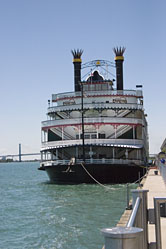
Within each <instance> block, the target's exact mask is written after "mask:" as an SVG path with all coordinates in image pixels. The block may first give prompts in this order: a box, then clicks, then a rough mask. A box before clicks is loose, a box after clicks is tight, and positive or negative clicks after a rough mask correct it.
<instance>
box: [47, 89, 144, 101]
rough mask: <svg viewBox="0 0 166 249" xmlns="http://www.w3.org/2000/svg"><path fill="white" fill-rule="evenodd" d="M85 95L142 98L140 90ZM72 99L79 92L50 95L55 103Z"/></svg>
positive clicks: (92, 92)
mask: <svg viewBox="0 0 166 249" xmlns="http://www.w3.org/2000/svg"><path fill="white" fill-rule="evenodd" d="M85 93H86V95H87V96H88V95H90V96H91V95H96V96H98V95H101V94H103V95H115V96H119V95H125V96H126V95H129V96H131V95H132V96H137V97H142V91H141V90H108V91H85ZM73 97H81V92H67V93H59V94H52V100H53V101H57V100H59V99H63V98H73Z"/></svg>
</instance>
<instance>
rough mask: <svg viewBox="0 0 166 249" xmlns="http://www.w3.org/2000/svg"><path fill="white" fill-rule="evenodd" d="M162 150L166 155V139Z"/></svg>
mask: <svg viewBox="0 0 166 249" xmlns="http://www.w3.org/2000/svg"><path fill="white" fill-rule="evenodd" d="M160 149H161V152H164V153H166V138H165V139H164V141H163V143H162V145H161V148H160Z"/></svg>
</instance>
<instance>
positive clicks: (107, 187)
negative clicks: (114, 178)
mask: <svg viewBox="0 0 166 249" xmlns="http://www.w3.org/2000/svg"><path fill="white" fill-rule="evenodd" d="M81 166H82V167H83V169H84V170H85V172H86V173H87V174H88V175H89V176H90V177H91V178H92V179H93V180H94V181H95V182H96V183H97V184H99V185H100V186H102V187H104V188H106V189H109V190H112V188H110V187H108V186H105V185H104V184H102V183H100V182H99V181H97V180H96V179H95V178H94V177H93V176H92V175H91V174H90V173H89V171H88V170H87V169H86V168H85V166H84V165H83V163H81Z"/></svg>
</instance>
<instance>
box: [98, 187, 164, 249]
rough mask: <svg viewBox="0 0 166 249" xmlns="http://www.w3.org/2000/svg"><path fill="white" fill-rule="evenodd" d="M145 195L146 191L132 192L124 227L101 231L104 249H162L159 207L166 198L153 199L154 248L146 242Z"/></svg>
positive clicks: (146, 211)
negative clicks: (130, 211)
mask: <svg viewBox="0 0 166 249" xmlns="http://www.w3.org/2000/svg"><path fill="white" fill-rule="evenodd" d="M147 193H148V190H143V189H137V190H132V196H133V202H132V207H133V210H132V213H131V215H130V218H129V220H128V222H127V224H126V226H125V227H113V228H105V229H102V233H103V236H104V238H105V246H104V249H129V248H132V249H133V248H134V249H150V248H155V249H162V239H161V224H160V209H161V206H160V205H161V204H163V203H164V204H165V203H166V197H164V198H162V197H154V218H155V220H154V224H155V234H156V243H155V247H151V244H149V242H148V221H149V219H148V218H149V217H148V211H149V210H148V208H147ZM152 246H153V245H152ZM163 249H164V248H163Z"/></svg>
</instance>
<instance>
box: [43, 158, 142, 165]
mask: <svg viewBox="0 0 166 249" xmlns="http://www.w3.org/2000/svg"><path fill="white" fill-rule="evenodd" d="M42 162H44V164H45V166H56V165H59V164H65V165H69V164H70V162H71V160H51V159H50V160H48V159H46V160H44V159H42ZM82 162H83V160H82V159H77V160H76V163H77V164H81V163H82ZM85 163H86V164H92V163H93V164H101V166H102V164H108V165H109V164H124V165H125V164H127V165H131V166H132V165H133V164H135V165H143V162H142V161H141V160H129V159H105V158H102V159H93V158H91V159H86V160H85Z"/></svg>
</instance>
